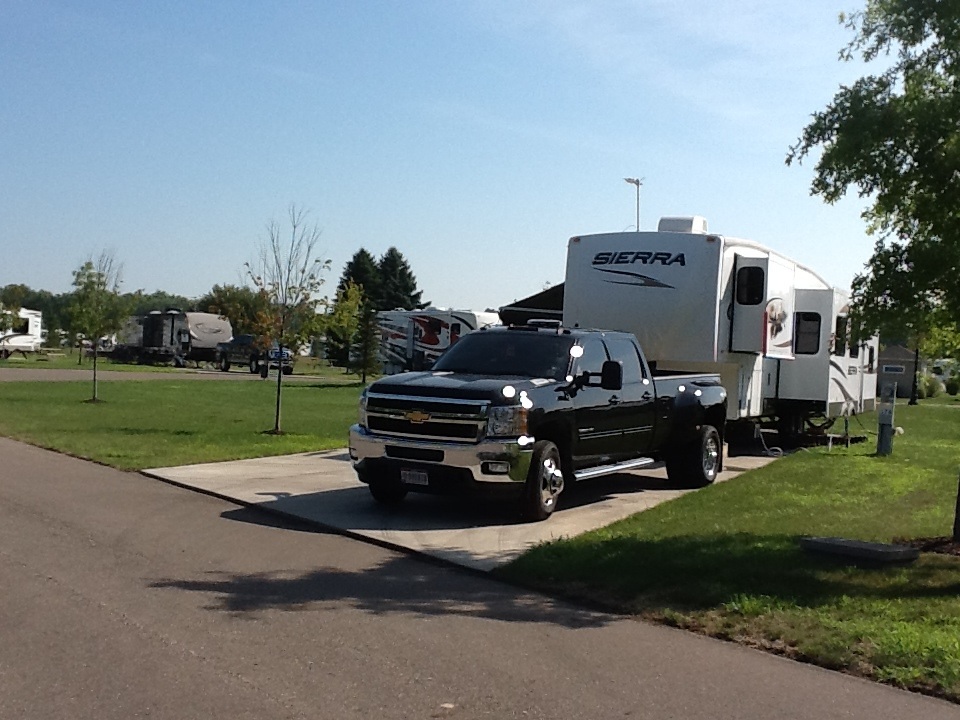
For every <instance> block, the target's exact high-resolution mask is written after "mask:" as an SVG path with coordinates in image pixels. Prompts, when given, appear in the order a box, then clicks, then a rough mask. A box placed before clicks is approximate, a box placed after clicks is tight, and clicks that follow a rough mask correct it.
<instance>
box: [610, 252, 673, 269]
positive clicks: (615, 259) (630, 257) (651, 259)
mask: <svg viewBox="0 0 960 720" xmlns="http://www.w3.org/2000/svg"><path fill="white" fill-rule="evenodd" d="M637 262H638V263H640V264H641V265H656V264H657V263H660V264H661V265H673V264H674V263H679V264H680V265H682V266H686V264H687V258H686V257H685V256H684V254H683V253H677V254H676V255H674V254H673V253H669V252H650V251H649V250H636V251H634V250H623V251H619V252H599V253H597V254H596V255H594V256H593V263H592V264H593V265H632V264H633V263H637Z"/></svg>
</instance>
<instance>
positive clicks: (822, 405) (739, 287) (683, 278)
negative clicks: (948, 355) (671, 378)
mask: <svg viewBox="0 0 960 720" xmlns="http://www.w3.org/2000/svg"><path fill="white" fill-rule="evenodd" d="M701 226H703V224H701ZM690 227H692V228H696V227H698V226H697V224H696V223H693V224H690ZM847 302H848V300H847V298H846V295H845V294H843V293H842V292H841V291H839V290H836V289H834V288H832V287H830V285H829V284H828V283H827V282H826V281H824V280H823V278H821V277H820V276H818V275H817V274H816V273H815V272H813V271H812V270H810V269H809V268H807V267H804V266H803V265H800V264H798V263H796V262H795V261H793V260H791V259H790V258H787V257H785V256H783V255H780V254H779V253H776V252H774V251H772V250H770V249H769V248H766V247H764V246H763V245H760V244H759V243H755V242H752V241H749V240H742V239H738V238H729V237H723V236H719V235H708V234H706V233H705V232H675V231H673V226H671V231H670V232H640V233H638V232H632V233H607V234H598V235H585V236H579V237H574V238H571V239H570V242H569V244H568V252H567V274H566V279H565V287H564V306H563V322H564V324H565V325H568V326H571V327H584V328H601V329H609V330H624V331H627V332H632V333H634V334H635V335H636V336H637V338H638V339H639V341H640V343H641V345H642V346H643V348H644V350H645V352H646V353H647V357H648V359H649V360H651V361H653V362H655V363H656V365H657V367H658V368H660V369H664V370H677V371H687V372H716V373H719V374H720V375H721V379H722V381H723V383H724V386H725V387H726V388H727V391H728V393H729V397H730V403H729V404H728V408H727V410H728V418H729V419H731V420H734V419H739V418H756V417H761V416H765V415H772V414H777V412H778V411H779V410H784V411H787V410H789V411H790V412H814V411H819V412H826V413H828V414H830V415H840V414H847V413H850V412H860V411H862V410H864V409H870V408H872V406H873V403H874V398H875V397H876V375H875V373H872V370H875V368H868V367H867V365H868V364H869V363H868V362H867V360H868V359H867V358H865V357H854V356H853V355H851V350H850V347H849V343H847V347H846V354H845V355H844V353H843V352H842V351H841V352H840V353H834V354H831V352H832V347H833V345H831V333H834V332H835V330H834V325H835V323H836V322H837V317H838V316H840V317H841V318H845V317H846V311H847V310H846V304H847ZM810 313H818V314H820V316H821V320H820V326H819V327H818V328H817V331H816V332H817V337H818V339H819V342H818V343H817V344H818V348H817V352H816V353H813V354H812V355H811V353H810V350H809V344H810V342H811V340H812V338H811V336H810V332H811V331H810V326H809V324H803V323H801V325H800V327H799V328H798V326H797V322H798V318H809V317H812V316H811V315H810ZM798 330H799V331H800V332H802V333H803V336H802V338H801V340H800V350H802V351H803V352H799V353H798V337H797V332H798ZM871 342H872V347H874V350H872V351H871V350H869V347H870V345H868V347H867V349H866V350H864V352H863V353H862V355H863V354H867V353H868V352H872V353H875V352H876V350H875V347H876V339H874V340H872V341H871ZM805 343H806V345H805ZM841 350H843V348H841ZM855 354H856V349H855V350H854V355H855ZM782 401H790V402H791V403H792V404H791V405H790V406H789V408H788V407H787V405H784V404H783V402H782Z"/></svg>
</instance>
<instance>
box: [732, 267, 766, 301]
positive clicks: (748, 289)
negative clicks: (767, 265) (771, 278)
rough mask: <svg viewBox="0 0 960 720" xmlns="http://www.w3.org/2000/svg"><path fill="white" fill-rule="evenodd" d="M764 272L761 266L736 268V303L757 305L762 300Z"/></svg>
mask: <svg viewBox="0 0 960 720" xmlns="http://www.w3.org/2000/svg"><path fill="white" fill-rule="evenodd" d="M763 281H764V273H763V268H761V267H744V268H740V269H739V270H737V304H738V305H759V304H760V303H762V302H763Z"/></svg>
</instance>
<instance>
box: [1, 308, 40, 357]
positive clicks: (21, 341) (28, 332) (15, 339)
mask: <svg viewBox="0 0 960 720" xmlns="http://www.w3.org/2000/svg"><path fill="white" fill-rule="evenodd" d="M42 345H43V313H42V312H40V311H39V310H29V309H27V308H20V309H19V311H17V316H16V317H15V318H14V319H13V326H12V327H11V328H9V329H8V330H5V331H2V332H0V355H3V356H6V355H9V354H10V353H12V352H37V351H38V350H39V349H40V347H41V346H42Z"/></svg>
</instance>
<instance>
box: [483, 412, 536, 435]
mask: <svg viewBox="0 0 960 720" xmlns="http://www.w3.org/2000/svg"><path fill="white" fill-rule="evenodd" d="M526 433H527V410H526V408H522V407H517V406H516V405H507V406H498V407H492V408H490V413H489V415H488V416H487V437H517V436H519V435H526Z"/></svg>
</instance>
